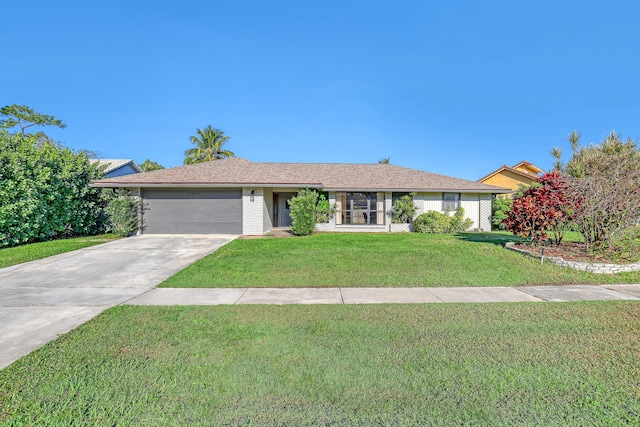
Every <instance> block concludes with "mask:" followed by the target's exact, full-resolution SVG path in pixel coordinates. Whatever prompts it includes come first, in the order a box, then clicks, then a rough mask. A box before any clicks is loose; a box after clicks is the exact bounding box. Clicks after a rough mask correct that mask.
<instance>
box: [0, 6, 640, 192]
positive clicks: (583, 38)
mask: <svg viewBox="0 0 640 427" xmlns="http://www.w3.org/2000/svg"><path fill="white" fill-rule="evenodd" d="M2 9H3V15H4V17H3V23H2V25H1V26H0V36H1V37H2V40H3V53H2V62H3V64H2V66H1V67H0V104H2V105H9V104H22V105H28V106H30V107H32V108H34V109H35V110H36V111H40V112H44V113H47V114H52V115H55V116H56V117H57V118H59V119H62V120H63V121H64V122H65V123H66V124H67V126H68V127H67V128H66V129H64V130H58V129H52V130H49V131H47V133H48V134H49V135H51V136H52V137H54V138H55V139H58V140H60V141H61V142H62V143H63V144H65V145H67V146H70V147H72V148H75V149H80V148H86V149H91V150H95V151H99V152H101V153H102V155H103V157H106V158H132V159H134V160H136V161H137V162H142V161H144V160H145V159H146V158H150V159H151V160H154V161H157V162H159V163H161V164H163V165H164V166H167V167H168V166H178V165H181V164H182V161H183V159H184V155H183V152H184V150H186V149H188V148H190V146H191V145H190V142H189V136H190V135H193V134H195V132H196V129H198V128H203V127H205V126H206V125H208V124H211V125H212V126H214V127H217V128H219V129H222V130H223V131H224V132H225V133H226V134H227V135H229V136H230V137H231V139H230V141H229V144H228V146H227V148H228V149H230V150H232V151H234V152H235V153H236V155H237V156H240V157H244V158H246V159H249V160H254V161H286V162H349V163H375V162H377V161H378V160H379V159H380V158H383V157H390V158H391V162H392V163H394V164H397V165H401V166H406V167H411V168H416V169H422V170H428V171H431V172H436V173H441V174H445V175H451V176H457V177H460V178H466V179H471V180H476V179H478V178H480V177H482V176H483V175H485V174H487V173H489V172H491V171H492V170H494V169H496V168H497V167H499V166H501V165H502V164H515V163H517V162H519V161H520V160H523V159H524V160H528V161H531V162H533V163H535V164H537V165H538V166H540V167H541V168H543V169H548V168H550V167H551V164H552V158H551V156H550V155H549V151H550V149H551V148H552V147H553V146H562V147H565V151H568V143H567V142H566V137H567V135H568V133H570V132H571V131H572V130H573V129H577V130H578V131H580V132H581V133H582V136H583V139H582V141H583V143H595V142H599V141H600V140H602V139H603V138H604V136H606V135H607V134H608V133H609V132H610V131H611V130H612V129H615V130H616V131H617V132H619V133H621V134H622V136H624V137H625V138H626V137H631V138H633V139H637V138H640V103H639V100H640V79H639V78H638V68H639V67H638V65H639V61H640V58H639V56H638V49H639V48H638V46H640V25H638V17H639V16H640V3H639V2H635V1H615V0H612V1H610V2H602V1H589V0H583V1H559V0H556V1H536V2H533V1H527V2H520V1H483V2H478V1H395V2H389V1H384V2H382V1H372V0H369V1H347V0H343V1H332V0H325V1H322V2H320V1H299V0H298V1H243V0H239V1H215V0H212V1H189V0H184V1H181V2H175V1H171V2H168V1H153V2H152V1H103V2H88V1H64V0H61V1H57V2H51V1H46V2H45V1H30V2H9V3H8V4H5V5H3V7H2Z"/></svg>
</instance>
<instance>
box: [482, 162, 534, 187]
mask: <svg viewBox="0 0 640 427" xmlns="http://www.w3.org/2000/svg"><path fill="white" fill-rule="evenodd" d="M525 164H526V165H529V167H526V169H527V170H530V171H536V172H535V173H534V172H527V171H526V170H523V169H522V168H523V166H525ZM503 171H509V172H513V173H515V174H517V175H520V176H523V177H525V178H530V179H533V180H536V179H538V175H537V173H538V172H542V169H540V168H538V167H537V166H535V165H533V164H531V163H529V162H525V161H522V162H520V163H518V164H517V165H515V166H513V167H509V166H507V165H503V166H501V167H499V168H498V169H496V170H494V171H493V172H491V173H490V174H488V175H485V176H483V177H482V178H480V179H479V180H478V182H484V181H486V180H488V179H489V178H491V177H492V176H495V175H498V174H499V173H500V172H503Z"/></svg>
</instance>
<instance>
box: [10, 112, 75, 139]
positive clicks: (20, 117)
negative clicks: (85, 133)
mask: <svg viewBox="0 0 640 427" xmlns="http://www.w3.org/2000/svg"><path fill="white" fill-rule="evenodd" d="M0 115H2V116H4V118H3V119H2V120H1V121H0V125H2V126H3V127H5V128H7V129H10V128H12V127H14V126H18V127H19V128H20V132H21V133H22V135H27V134H28V133H27V129H28V128H30V127H32V126H56V127H59V128H61V129H64V128H65V127H67V125H65V124H64V123H62V120H58V119H56V118H55V117H54V116H50V115H48V114H43V113H38V112H36V111H33V109H32V108H29V107H27V106H26V105H16V104H13V105H7V106H5V107H2V108H0ZM36 135H37V136H38V137H39V139H49V137H48V136H46V135H45V134H44V132H37V133H36Z"/></svg>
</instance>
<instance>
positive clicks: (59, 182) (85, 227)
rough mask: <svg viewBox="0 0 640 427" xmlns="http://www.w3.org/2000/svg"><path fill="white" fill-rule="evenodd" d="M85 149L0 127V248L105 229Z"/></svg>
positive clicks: (95, 171) (94, 173)
mask: <svg viewBox="0 0 640 427" xmlns="http://www.w3.org/2000/svg"><path fill="white" fill-rule="evenodd" d="M99 175H100V172H99V170H98V169H96V168H95V167H94V166H92V165H91V164H89V159H88V157H87V156H86V155H85V154H82V153H74V152H73V151H71V150H69V149H67V148H63V147H60V146H58V145H56V144H53V143H50V142H45V143H42V144H38V143H37V142H36V139H35V138H34V137H32V136H30V135H22V134H20V133H16V134H10V133H8V132H7V131H6V130H5V129H0V247H7V246H15V245H19V244H24V243H29V242H35V241H42V240H50V239H55V238H60V237H66V236H74V235H91V234H98V233H100V232H103V231H104V221H103V208H104V204H105V202H104V200H103V199H102V198H101V196H100V190H99V189H96V188H91V187H89V184H90V183H91V182H92V181H93V180H95V179H98V178H99V177H100V176H99Z"/></svg>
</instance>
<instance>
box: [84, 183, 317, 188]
mask: <svg viewBox="0 0 640 427" xmlns="http://www.w3.org/2000/svg"><path fill="white" fill-rule="evenodd" d="M89 186H90V187H97V188H134V187H135V188H242V187H270V188H271V187H272V188H291V187H297V188H323V186H322V184H319V183H305V184H301V183H295V182H293V183H287V184H265V183H251V182H239V183H226V184H211V183H201V182H183V183H162V182H156V183H141V182H93V183H91V184H89Z"/></svg>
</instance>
